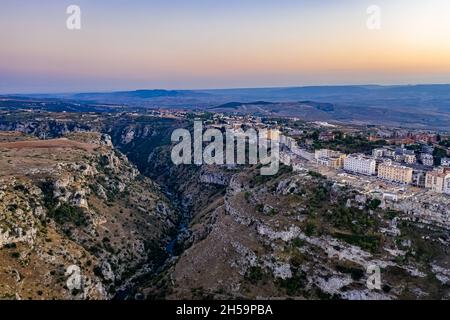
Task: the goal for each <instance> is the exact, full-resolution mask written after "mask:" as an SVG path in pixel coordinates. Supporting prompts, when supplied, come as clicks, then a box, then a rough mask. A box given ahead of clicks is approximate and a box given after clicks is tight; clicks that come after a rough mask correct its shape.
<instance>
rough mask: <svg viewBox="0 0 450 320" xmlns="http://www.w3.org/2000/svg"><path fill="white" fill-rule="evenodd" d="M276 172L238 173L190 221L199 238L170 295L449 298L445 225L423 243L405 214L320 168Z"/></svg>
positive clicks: (181, 261) (174, 271)
mask: <svg viewBox="0 0 450 320" xmlns="http://www.w3.org/2000/svg"><path fill="white" fill-rule="evenodd" d="M280 171H281V173H280V174H278V175H277V176H274V177H261V176H259V175H258V174H257V170H255V169H254V168H253V169H252V168H250V169H245V170H242V171H240V172H238V173H236V174H234V175H233V177H232V178H231V181H230V183H229V184H228V186H227V187H226V192H225V194H223V195H222V196H217V197H216V198H214V199H212V200H211V202H214V205H213V206H211V207H210V210H209V211H205V212H204V213H203V214H202V215H200V216H197V218H196V219H194V220H193V221H192V223H191V225H190V230H192V232H193V234H201V235H202V236H201V237H196V238H195V240H194V241H193V243H191V245H190V246H189V247H188V248H186V250H185V251H184V252H183V253H182V254H181V255H180V256H179V257H178V258H177V259H175V260H174V262H173V265H172V266H171V268H170V269H169V270H168V272H167V273H166V277H167V280H166V281H167V283H171V284H172V285H170V286H168V287H167V288H166V289H165V292H166V294H167V295H168V296H169V297H170V298H205V297H210V298H212V297H214V298H227V299H228V298H245V299H253V298H264V299H265V298H270V299H272V298H275V299H278V298H285V297H291V298H300V299H303V298H316V299H322V298H332V297H335V298H342V299H398V298H424V297H428V298H432V297H433V298H449V294H450V292H449V291H448V289H446V287H445V283H444V282H442V280H444V281H446V280H445V279H447V278H446V277H445V275H444V274H445V273H442V272H440V271H438V270H441V269H440V268H443V269H444V270H447V271H448V270H449V262H450V261H449V259H448V256H447V250H448V244H445V243H442V242H440V240H439V239H440V237H442V235H443V233H444V234H445V231H439V229H435V230H434V231H430V230H427V234H429V235H431V236H430V239H428V240H427V241H425V240H424V238H423V236H422V234H423V233H422V231H421V227H420V225H417V224H416V223H413V222H407V221H403V222H399V219H401V218H402V214H401V213H400V212H397V211H386V210H384V209H382V208H380V207H377V206H376V205H374V203H373V202H372V201H371V199H367V198H366V197H365V196H363V195H360V194H359V193H358V192H356V191H354V190H351V189H349V188H346V187H341V186H338V185H335V184H333V183H332V182H330V181H328V180H326V179H325V178H323V177H321V176H320V175H316V174H314V173H301V174H298V173H292V172H289V170H286V167H282V169H281V170H280ZM200 231H201V232H200ZM425 248H427V249H425ZM423 250H426V252H424V251H423ZM435 264H437V265H439V268H436V267H435ZM371 266H376V267H379V268H380V270H382V277H381V287H380V288H379V289H378V290H377V289H369V288H368V286H367V284H366V281H367V280H368V278H369V276H370V274H369V273H367V270H368V269H369V268H370V267H371ZM439 279H441V280H439ZM406 284H407V285H406Z"/></svg>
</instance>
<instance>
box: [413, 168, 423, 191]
mask: <svg viewBox="0 0 450 320" xmlns="http://www.w3.org/2000/svg"><path fill="white" fill-rule="evenodd" d="M426 175H427V171H425V170H422V169H413V175H412V182H411V184H412V185H413V186H416V187H419V188H425V177H426Z"/></svg>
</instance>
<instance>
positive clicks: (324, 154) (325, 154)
mask: <svg viewBox="0 0 450 320" xmlns="http://www.w3.org/2000/svg"><path fill="white" fill-rule="evenodd" d="M341 155H342V153H340V152H339V151H334V150H330V149H320V150H316V151H315V153H314V156H315V158H316V160H318V159H320V158H332V157H339V156H341Z"/></svg>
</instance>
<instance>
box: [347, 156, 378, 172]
mask: <svg viewBox="0 0 450 320" xmlns="http://www.w3.org/2000/svg"><path fill="white" fill-rule="evenodd" d="M344 169H345V170H346V171H349V172H354V173H360V174H365V175H374V174H375V173H376V169H377V163H376V161H375V159H373V158H370V157H366V156H364V155H349V156H348V157H346V158H345V160H344Z"/></svg>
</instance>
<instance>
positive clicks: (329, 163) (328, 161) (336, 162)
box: [317, 154, 346, 169]
mask: <svg viewBox="0 0 450 320" xmlns="http://www.w3.org/2000/svg"><path fill="white" fill-rule="evenodd" d="M345 158H346V155H345V154H341V155H340V156H339V157H329V158H319V159H317V163H318V164H320V165H322V166H326V167H330V168H333V169H340V168H342V167H344V159H345Z"/></svg>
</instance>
